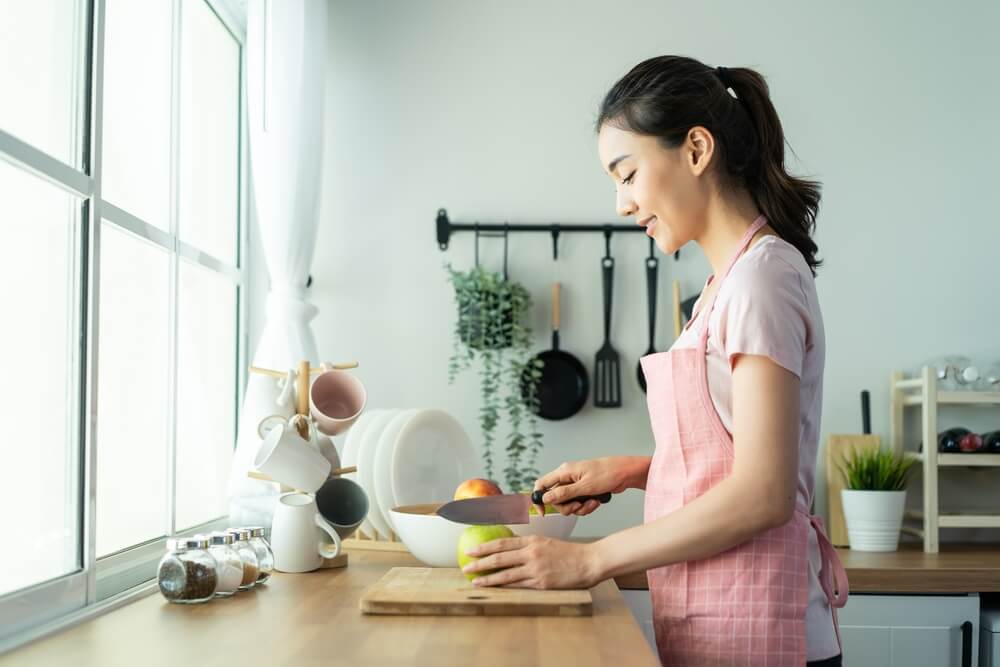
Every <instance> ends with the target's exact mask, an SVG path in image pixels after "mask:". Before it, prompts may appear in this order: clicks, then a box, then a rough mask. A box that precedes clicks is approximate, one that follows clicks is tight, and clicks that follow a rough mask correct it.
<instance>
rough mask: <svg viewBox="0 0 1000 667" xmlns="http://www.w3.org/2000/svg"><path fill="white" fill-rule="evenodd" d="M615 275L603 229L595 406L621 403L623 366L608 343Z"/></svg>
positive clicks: (613, 263) (595, 365) (609, 341)
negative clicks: (600, 341)
mask: <svg viewBox="0 0 1000 667" xmlns="http://www.w3.org/2000/svg"><path fill="white" fill-rule="evenodd" d="M614 278H615V260H614V259H613V258H612V257H611V230H610V229H608V230H605V232H604V257H603V258H602V259H601V279H602V282H603V283H604V345H602V346H601V349H599V350H598V351H597V356H596V358H595V359H594V407H597V408H620V407H621V405H622V369H621V362H620V361H619V359H618V352H617V351H616V350H615V348H613V347H612V346H611V293H612V291H613V290H612V287H613V286H614Z"/></svg>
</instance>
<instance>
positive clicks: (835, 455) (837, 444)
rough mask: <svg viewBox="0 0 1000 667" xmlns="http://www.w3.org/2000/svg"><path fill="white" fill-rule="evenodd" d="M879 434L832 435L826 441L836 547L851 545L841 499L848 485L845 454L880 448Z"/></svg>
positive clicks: (828, 493) (828, 498)
mask: <svg viewBox="0 0 1000 667" xmlns="http://www.w3.org/2000/svg"><path fill="white" fill-rule="evenodd" d="M880 444H881V443H880V441H879V437H878V436H877V435H861V434H857V435H830V437H829V438H827V441H826V503H827V508H828V509H829V510H830V534H829V535H828V537H829V538H830V542H831V543H832V544H833V546H835V547H846V546H849V544H850V541H849V540H848V538H847V522H846V521H844V504H843V501H842V500H841V499H840V491H841V489H843V488H844V487H845V486H846V485H847V481H846V480H845V479H844V473H842V472H841V471H840V466H841V465H843V463H844V455H845V454H850V453H853V452H854V451H856V450H862V449H866V448H878V447H879V446H880Z"/></svg>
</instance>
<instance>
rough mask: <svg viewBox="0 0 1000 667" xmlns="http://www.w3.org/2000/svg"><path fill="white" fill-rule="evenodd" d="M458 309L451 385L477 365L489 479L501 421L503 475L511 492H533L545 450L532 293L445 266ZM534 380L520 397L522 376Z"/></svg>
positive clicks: (479, 271)
mask: <svg viewBox="0 0 1000 667" xmlns="http://www.w3.org/2000/svg"><path fill="white" fill-rule="evenodd" d="M445 269H446V270H447V272H448V278H449V280H450V282H451V285H452V287H453V288H454V292H455V304H456V306H457V308H458V313H457V318H456V320H455V328H454V337H453V347H452V355H451V359H450V360H449V362H448V382H449V384H450V383H452V382H454V381H455V377H456V376H458V375H459V374H460V373H462V372H463V371H465V370H467V369H468V368H470V367H471V366H472V365H473V364H474V363H476V362H478V365H479V378H480V382H479V398H480V404H479V426H480V429H481V431H482V439H483V440H482V454H483V463H484V467H485V472H486V477H487V478H489V479H490V480H494V481H496V480H495V478H494V472H495V462H494V458H493V444H494V441H495V439H496V434H495V432H496V428H497V426H498V425H499V424H500V423H501V421H502V420H503V418H506V421H507V423H508V424H509V425H510V434H509V436H508V442H507V446H506V448H505V451H506V454H507V463H506V465H505V466H504V468H503V471H502V473H503V476H504V480H505V482H506V485H507V489H508V493H517V492H520V491H524V490H530V489H531V487H532V485H533V483H534V480H535V479H536V478H537V477H538V470H537V468H536V467H535V466H536V462H537V460H538V453H539V452H540V451H541V448H542V441H541V434H540V433H539V432H538V426H537V420H536V417H535V414H536V412H537V408H538V405H537V402H538V399H537V396H536V395H535V393H534V392H535V389H536V387H537V380H538V378H540V377H541V369H539V368H535V367H534V365H533V364H535V360H534V359H533V355H532V350H531V329H530V328H529V327H528V325H527V321H528V316H529V311H530V309H531V294H530V293H529V292H528V290H527V289H526V288H525V287H524V286H523V285H521V284H520V283H518V282H516V281H512V280H510V279H509V278H506V277H504V276H503V275H501V274H500V273H494V272H491V271H487V270H485V269H483V268H482V267H481V266H476V267H474V268H472V269H471V270H469V271H457V270H455V269H454V268H452V266H451V265H450V264H449V265H446V266H445ZM525 375H527V376H528V377H533V378H535V382H534V383H533V384H531V385H530V386H528V387H527V392H528V396H527V397H526V398H522V393H521V382H522V380H521V378H522V376H525Z"/></svg>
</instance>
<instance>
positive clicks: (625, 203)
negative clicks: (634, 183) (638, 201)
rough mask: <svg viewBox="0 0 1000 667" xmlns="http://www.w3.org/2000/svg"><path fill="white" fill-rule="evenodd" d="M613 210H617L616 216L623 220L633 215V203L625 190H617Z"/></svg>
mask: <svg viewBox="0 0 1000 667" xmlns="http://www.w3.org/2000/svg"><path fill="white" fill-rule="evenodd" d="M615 208H617V209H618V215H620V216H621V217H623V218H627V217H628V216H630V215H635V210H636V209H635V202H634V201H632V196H631V195H630V194H629V192H628V189H627V188H619V190H618V192H617V194H616V195H615Z"/></svg>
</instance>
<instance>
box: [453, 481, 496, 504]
mask: <svg viewBox="0 0 1000 667" xmlns="http://www.w3.org/2000/svg"><path fill="white" fill-rule="evenodd" d="M500 495H503V491H501V490H500V487H499V486H497V485H496V484H494V483H493V482H491V481H490V480H488V479H482V478H479V477H476V478H473V479H467V480H465V481H464V482H462V483H461V484H459V485H458V488H457V489H455V498H454V499H455V500H463V499H465V498H479V497H482V496H500Z"/></svg>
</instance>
